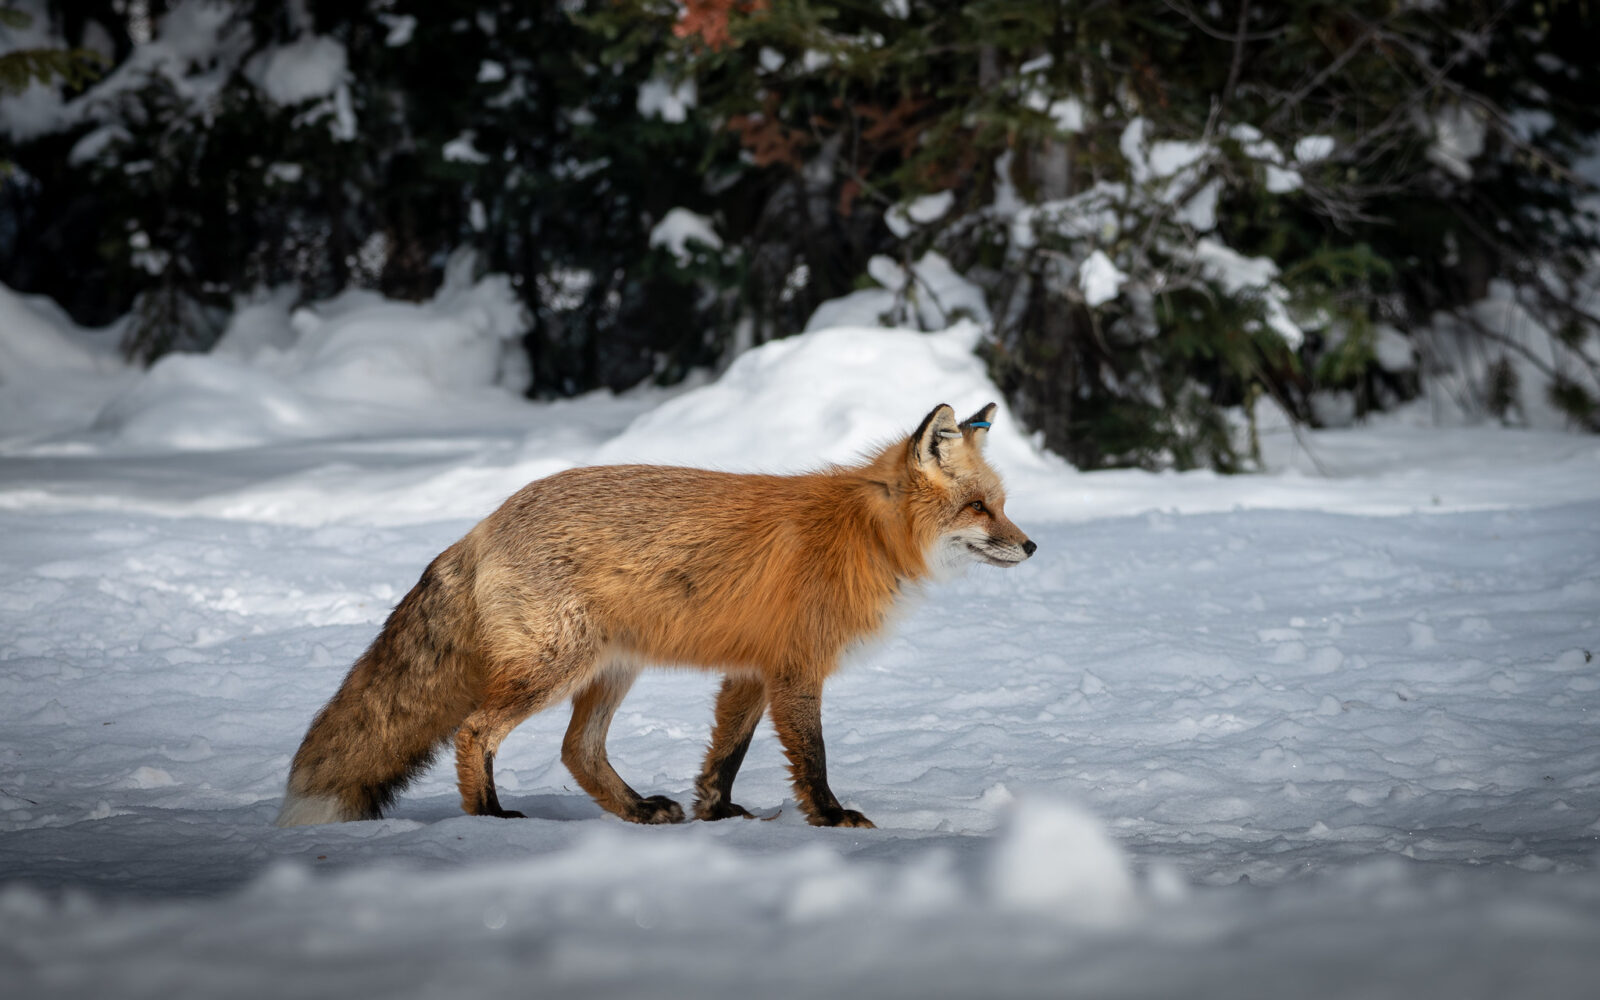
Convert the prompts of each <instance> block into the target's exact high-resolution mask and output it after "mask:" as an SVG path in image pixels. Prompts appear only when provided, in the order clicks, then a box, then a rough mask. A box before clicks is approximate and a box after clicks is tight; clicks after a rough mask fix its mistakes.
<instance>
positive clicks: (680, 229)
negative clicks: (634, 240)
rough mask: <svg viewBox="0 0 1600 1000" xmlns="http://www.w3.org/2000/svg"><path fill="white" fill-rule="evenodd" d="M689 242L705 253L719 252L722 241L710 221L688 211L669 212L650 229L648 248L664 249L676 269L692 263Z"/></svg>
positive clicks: (670, 210) (672, 210)
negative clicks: (676, 265) (676, 264)
mask: <svg viewBox="0 0 1600 1000" xmlns="http://www.w3.org/2000/svg"><path fill="white" fill-rule="evenodd" d="M691 243H698V244H700V245H701V246H702V247H704V248H705V249H708V250H721V249H722V238H721V237H720V236H718V235H717V230H716V227H715V226H714V225H713V224H712V222H711V220H710V219H709V218H707V217H706V216H704V215H700V214H698V213H696V212H691V211H689V210H688V209H687V208H674V209H669V210H668V212H667V214H666V215H663V216H662V217H661V221H660V222H657V223H656V224H655V225H654V226H652V227H651V229H650V245H651V246H652V247H666V248H667V252H668V253H670V254H672V256H673V259H674V260H676V261H677V262H678V266H679V267H688V266H689V265H690V264H692V263H694V255H695V252H694V251H693V250H692V249H690V247H689V244H691Z"/></svg>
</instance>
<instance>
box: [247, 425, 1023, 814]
mask: <svg viewBox="0 0 1600 1000" xmlns="http://www.w3.org/2000/svg"><path fill="white" fill-rule="evenodd" d="M993 412H994V404H992V403H991V404H990V405H989V406H988V407H985V408H984V409H983V410H981V411H979V413H977V414H975V415H974V416H973V417H972V418H971V419H970V420H968V421H967V422H965V423H962V424H957V423H956V421H955V417H954V414H953V413H952V412H951V411H950V408H949V407H947V406H939V407H936V408H935V409H934V410H933V412H931V413H930V414H929V415H928V417H927V419H925V420H924V421H923V423H922V425H921V426H920V427H918V428H917V430H916V432H914V433H913V434H912V435H910V436H909V437H907V438H905V439H903V440H901V441H899V442H896V443H895V444H892V445H890V446H888V447H885V448H883V449H882V450H881V451H880V452H878V454H876V455H875V456H873V457H872V458H871V459H870V460H869V461H867V462H865V463H863V464H861V465H857V466H851V467H838V468H830V469H827V470H824V471H821V472H816V473H810V474H805V475H796V476H770V475H735V474H731V473H722V472H710V471H705V470H700V469H681V468H669V467H661V466H643V465H635V466H599V467H590V468H581V469H572V470H568V471H566V472H562V473H558V474H557V475H554V476H550V477H548V478H546V479H541V480H538V481H536V482H533V483H530V484H528V485H527V486H526V487H524V488H523V489H522V490H520V491H518V492H517V493H516V494H515V495H513V496H512V497H511V498H510V499H509V500H507V501H506V502H505V504H504V505H503V506H501V508H500V509H499V510H497V511H496V512H495V513H493V514H491V515H490V516H489V517H487V518H485V519H484V520H483V521H482V522H480V523H479V524H478V525H477V526H476V527H474V528H473V529H472V530H471V531H470V532H468V533H467V535H466V537H465V538H463V539H461V541H459V542H457V543H456V544H455V545H453V546H451V547H450V548H449V549H447V550H446V551H445V552H444V553H443V554H441V555H440V556H439V558H438V559H436V560H435V561H434V563H433V564H432V565H431V566H430V567H429V569H428V571H427V572H426V573H424V574H423V577H422V579H421V580H420V581H419V582H418V584H417V586H416V587H415V588H413V589H412V591H411V592H410V593H409V594H407V595H406V597H405V598H404V599H403V600H402V601H401V603H400V605H399V606H398V607H396V609H395V611H394V613H393V614H392V615H391V616H390V618H389V620H388V622H387V623H386V624H385V626H384V628H383V631H382V632H381V633H380V634H379V636H378V638H377V639H376V640H375V641H374V642H373V644H372V646H371V648H369V649H368V650H367V651H366V653H364V654H363V655H362V657H361V658H360V659H358V660H357V661H356V663H355V665H354V666H353V667H352V668H351V670H350V673H349V675H348V676H347V677H346V679H345V682H344V684H343V686H342V687H341V688H340V690H339V692H338V693H337V694H335V695H334V697H333V700H331V701H330V702H329V703H328V705H327V706H326V707H325V708H324V709H323V710H322V712H321V713H319V715H318V716H317V718H316V719H315V720H314V721H313V723H312V726H311V729H310V731H309V732H308V733H307V734H306V738H305V741H304V743H303V744H302V745H301V747H300V750H299V752H298V753H297V754H296V756H295V761H294V766H293V769H292V770H291V772H290V778H289V794H288V796H287V797H286V799H285V804H284V809H283V812H282V814H281V815H280V816H279V822H280V823H281V824H284V825H292V824H295V823H303V822H325V821H329V820H335V819H360V818H370V817H375V816H377V815H379V813H380V812H381V810H382V809H383V808H384V806H386V805H387V804H388V802H389V801H390V800H391V799H392V797H393V795H394V794H395V792H396V791H397V790H398V789H399V788H401V787H403V785H404V784H405V783H406V781H408V780H409V779H410V778H411V777H412V776H413V775H414V774H415V773H416V772H417V771H419V770H420V769H421V768H422V767H424V766H426V764H427V762H428V761H429V760H430V759H431V757H432V755H433V753H434V752H435V750H436V749H437V748H438V746H439V745H440V744H441V743H442V742H443V741H445V740H446V739H448V738H449V737H450V735H451V734H452V733H454V735H455V745H456V768H457V775H458V778H459V783H460V788H461V796H462V807H463V808H464V809H466V810H467V811H468V812H471V813H476V814H486V815H499V816H506V815H517V814H514V813H509V812H507V811H505V810H504V809H502V808H501V806H500V803H499V800H498V797H497V795H496V792H495V788H494V778H493V759H494V754H495V751H496V750H497V749H498V747H499V745H500V741H501V740H503V739H504V738H505V736H506V734H507V733H509V732H510V731H511V730H512V729H513V728H514V727H515V726H516V725H517V724H519V723H520V722H522V721H523V720H524V719H526V718H527V717H528V716H529V715H532V714H533V713H534V712H537V711H540V710H541V709H544V708H546V707H548V706H549V705H551V704H553V703H554V702H555V701H557V700H560V699H562V698H569V697H570V698H572V700H573V706H574V712H573V719H572V724H571V726H570V727H569V728H568V731H567V736H566V739H565V740H564V741H563V747H562V760H563V762H564V763H566V764H567V766H568V768H569V769H570V770H572V772H573V774H574V776H575V777H576V778H577V780H578V782H579V784H580V785H581V786H582V787H583V788H584V789H585V790H586V791H588V792H589V793H590V794H591V795H593V796H594V797H595V799H596V801H598V802H599V803H600V804H601V805H602V806H603V807H605V808H606V809H608V810H610V811H611V812H614V813H616V814H618V815H619V816H622V817H623V818H625V819H630V820H633V821H636V822H645V823H655V822H675V821H678V820H681V819H682V818H683V815H684V814H683V810H682V808H681V807H680V806H679V805H678V804H677V803H675V802H672V801H671V800H669V799H666V798H665V797H662V796H653V797H651V798H648V799H647V798H643V797H641V796H640V795H639V794H638V793H637V792H635V791H634V790H633V789H632V788H630V787H629V786H628V785H627V783H626V782H624V781H623V780H622V779H621V778H620V777H619V776H618V775H617V773H616V772H615V770H613V769H612V768H611V765H610V762H609V761H608V760H607V758H606V753H605V736H606V730H607V728H608V727H609V725H610V721H611V716H612V713H613V712H614V711H615V710H616V707H617V705H618V704H619V703H620V702H621V700H622V698H623V696H624V695H626V693H627V690H628V687H629V685H630V684H632V682H633V678H634V676H635V675H636V674H637V672H638V670H639V669H640V667H641V666H642V665H643V663H645V662H655V663H664V664H676V665H684V666H691V667H700V668H707V669H714V670H721V671H725V672H727V673H728V674H729V681H728V682H727V683H726V684H725V685H724V687H723V690H722V694H721V695H720V696H719V699H718V703H717V712H716V727H715V729H714V731H713V739H712V744H711V746H710V748H709V749H708V752H707V756H706V762H705V766H704V769H703V771H702V774H701V776H700V779H699V781H698V782H697V783H696V796H697V797H696V803H695V809H694V814H695V815H696V816H697V817H699V818H702V819H716V818H721V817H723V816H731V815H748V813H746V812H745V811H744V810H743V809H742V808H741V807H739V806H737V805H734V804H733V803H732V802H731V801H729V799H728V795H729V793H730V791H731V788H732V783H733V777H734V774H735V773H736V772H737V770H738V767H739V763H740V761H741V760H742V759H743V757H744V750H745V748H746V747H747V746H748V745H749V741H750V734H751V732H752V731H753V730H754V727H755V725H756V723H757V722H758V721H759V720H760V718H761V715H762V712H763V709H764V710H765V711H766V712H767V713H768V714H770V715H771V717H772V720H773V724H774V727H775V728H776V729H777V731H778V735H779V739H780V742H781V743H782V744H783V747H784V751H785V753H786V755H787V756H788V758H789V761H790V765H791V771H792V774H793V777H794V785H795V796H796V800H797V801H798V802H799V803H800V805H801V807H802V808H803V809H804V810H805V812H806V814H807V817H808V818H809V819H810V821H811V822H812V823H816V824H819V825H870V823H868V822H867V820H866V818H865V817H863V816H862V815H861V814H860V813H857V812H854V811H853V810H846V809H842V808H841V807H840V806H839V804H838V801H837V799H835V798H834V796H833V793H832V792H831V791H830V790H829V789H828V785H827V779H826V765H825V760H824V753H823V744H822V733H821V714H820V708H819V706H820V697H821V691H822V684H823V681H824V680H826V678H827V677H828V675H829V674H831V673H832V672H833V671H834V670H835V669H836V668H837V667H838V665H839V662H840V657H841V654H843V653H844V651H845V650H846V649H847V648H849V647H850V646H851V645H853V644H855V643H857V642H860V641H861V640H863V639H866V638H868V637H870V636H872V635H873V634H874V633H876V632H878V631H879V629H880V628H881V627H882V626H883V625H884V623H885V621H886V619H887V618H888V616H889V613H890V611H891V609H892V608H893V607H894V605H895V603H896V601H897V600H899V599H900V598H901V597H902V595H903V593H904V591H905V589H906V587H907V586H908V585H910V584H913V583H915V582H916V581H918V580H921V579H923V578H925V577H927V576H928V575H929V574H930V573H931V572H933V571H934V570H935V569H936V568H937V567H938V566H941V565H944V564H947V563H949V562H951V561H952V560H956V561H959V560H960V559H963V558H965V559H978V560H981V561H986V562H991V563H994V564H996V565H1011V564H1014V563H1016V562H1020V561H1022V560H1023V559H1025V558H1027V557H1028V556H1029V555H1031V554H1032V552H1033V548H1034V546H1033V543H1032V542H1031V541H1029V540H1028V539H1027V537H1026V536H1025V535H1024V534H1023V533H1022V532H1021V530H1020V529H1018V528H1017V527H1016V525H1014V524H1012V523H1011V522H1010V521H1009V520H1008V519H1007V518H1006V517H1005V513H1004V503H1005V497H1004V492H1003V489H1002V487H1001V485H1000V480H999V478H998V477H997V476H996V475H995V473H994V472H993V470H991V469H990V468H989V466H988V465H987V463H986V462H985V461H984V460H983V456H982V454H981V446H982V442H983V439H984V437H985V436H986V430H985V428H986V427H987V422H988V420H989V418H990V417H991V416H992V415H993ZM975 424H976V425H978V426H975Z"/></svg>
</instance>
